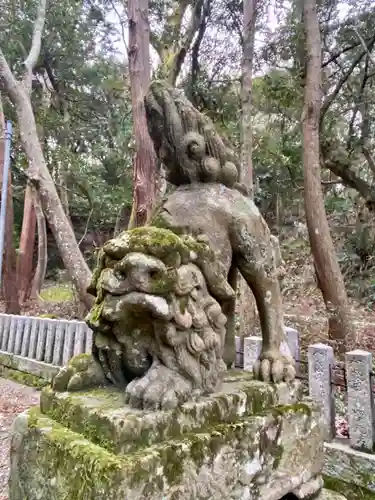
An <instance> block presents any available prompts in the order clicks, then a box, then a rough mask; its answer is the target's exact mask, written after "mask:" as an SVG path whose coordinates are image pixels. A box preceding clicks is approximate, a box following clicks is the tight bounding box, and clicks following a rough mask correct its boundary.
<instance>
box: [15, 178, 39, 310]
mask: <svg viewBox="0 0 375 500" xmlns="http://www.w3.org/2000/svg"><path fill="white" fill-rule="evenodd" d="M35 234H36V215H35V209H34V204H33V198H32V192H31V186H30V185H29V184H28V185H27V186H26V189H25V200H24V208H23V219H22V229H21V238H20V248H19V252H18V262H17V287H18V291H19V298H20V303H21V304H24V303H25V302H26V301H27V300H28V299H29V298H30V293H31V283H32V279H33V274H34V273H33V254H34V244H35Z"/></svg>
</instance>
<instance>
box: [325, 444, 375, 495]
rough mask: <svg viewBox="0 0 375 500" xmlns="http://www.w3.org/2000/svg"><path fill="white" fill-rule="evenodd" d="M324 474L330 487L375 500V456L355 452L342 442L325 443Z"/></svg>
mask: <svg viewBox="0 0 375 500" xmlns="http://www.w3.org/2000/svg"><path fill="white" fill-rule="evenodd" d="M324 447H325V458H324V468H323V472H324V475H325V478H326V479H325V480H326V482H328V483H327V484H329V485H330V487H331V488H332V489H334V490H337V491H340V492H341V491H342V492H343V493H345V488H347V491H349V490H350V491H351V490H355V491H357V493H355V495H356V497H355V496H351V497H350V498H353V499H356V498H358V499H359V498H361V499H362V498H363V499H366V500H370V499H371V500H375V454H372V453H366V452H362V451H358V450H353V449H352V448H350V446H348V445H347V444H346V443H345V442H342V441H340V440H336V441H333V442H332V443H325V445H324Z"/></svg>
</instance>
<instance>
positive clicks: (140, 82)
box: [128, 0, 156, 228]
mask: <svg viewBox="0 0 375 500" xmlns="http://www.w3.org/2000/svg"><path fill="white" fill-rule="evenodd" d="M128 17H129V50H128V58H129V74H130V85H131V99H132V111H133V132H134V139H135V155H134V159H133V207H132V213H131V216H130V221H129V228H131V227H137V226H142V225H144V224H146V223H147V222H148V219H149V217H150V215H151V210H152V206H153V201H154V198H155V165H156V157H155V152H154V146H153V143H152V141H151V138H150V136H149V133H148V128H147V120H146V112H145V105H144V96H145V94H146V92H147V90H148V87H149V84H150V49H149V46H150V44H149V37H150V33H149V25H148V0H129V2H128Z"/></svg>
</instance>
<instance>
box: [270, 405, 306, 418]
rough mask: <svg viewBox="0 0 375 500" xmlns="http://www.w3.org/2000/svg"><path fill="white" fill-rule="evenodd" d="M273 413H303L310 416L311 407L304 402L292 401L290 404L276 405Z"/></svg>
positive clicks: (279, 414) (278, 414) (280, 414)
mask: <svg viewBox="0 0 375 500" xmlns="http://www.w3.org/2000/svg"><path fill="white" fill-rule="evenodd" d="M272 411H273V413H274V415H277V416H284V415H285V414H296V413H303V414H305V415H307V416H309V417H310V416H311V414H312V410H311V407H310V406H309V405H307V404H305V403H293V404H291V405H279V406H276V407H275V408H274V409H273V410H272Z"/></svg>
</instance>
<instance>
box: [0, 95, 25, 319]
mask: <svg viewBox="0 0 375 500" xmlns="http://www.w3.org/2000/svg"><path fill="white" fill-rule="evenodd" d="M4 162H5V119H4V113H3V108H2V101H1V95H0V189H1V187H2V185H3V181H4ZM2 201H3V200H2ZM13 219H14V217H13V197H12V173H11V170H10V168H9V173H8V188H7V195H6V219H5V228H4V229H5V235H4V260H3V274H2V276H3V280H2V281H3V283H2V285H3V290H4V299H5V312H6V313H7V314H20V312H21V309H20V302H19V298H18V290H17V282H16V276H17V274H16V273H17V270H16V267H17V255H16V249H15V248H14V244H13Z"/></svg>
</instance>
